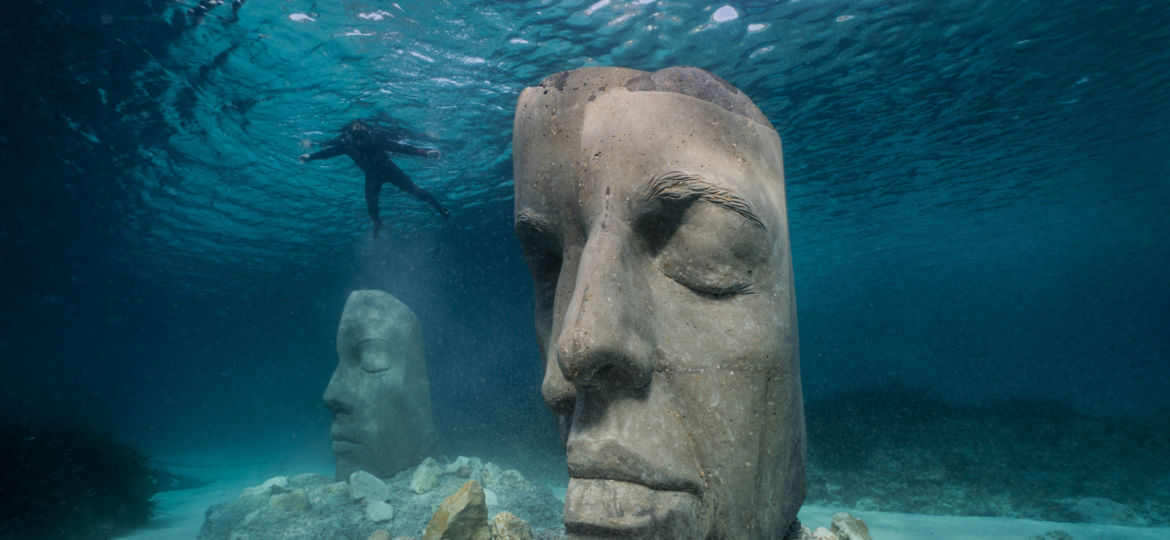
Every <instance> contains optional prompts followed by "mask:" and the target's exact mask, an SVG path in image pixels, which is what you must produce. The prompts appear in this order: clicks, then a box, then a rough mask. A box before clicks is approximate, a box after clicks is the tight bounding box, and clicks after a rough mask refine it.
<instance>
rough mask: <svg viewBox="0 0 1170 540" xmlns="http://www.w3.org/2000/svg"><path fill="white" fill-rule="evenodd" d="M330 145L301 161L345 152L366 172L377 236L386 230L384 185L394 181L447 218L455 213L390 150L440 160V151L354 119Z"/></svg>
mask: <svg viewBox="0 0 1170 540" xmlns="http://www.w3.org/2000/svg"><path fill="white" fill-rule="evenodd" d="M325 144H326V147H325V148H324V149H323V150H321V151H319V152H314V153H312V154H301V162H302V163H304V162H307V161H311V160H314V159H326V158H331V157H335V156H340V155H342V154H345V155H347V156H349V157H350V159H352V160H353V162H354V163H356V164H357V166H358V167H359V168H361V170H362V172H364V173H366V209H367V210H369V213H370V219H371V220H372V221H373V222H374V238H377V237H378V231H380V230H382V218H381V217H379V213H378V198H379V196H381V194H382V184H385V183H390V184H394V186H395V187H397V188H398V189H401V190H402V191H405V192H406V193H408V194H410V195H411V196H413V197H415V198H416V199H419V200H421V201H423V202H425V203H427V204H429V205H431V206H433V207H434V208H435V210H437V211H438V212H439V214H440V215H442V216H443V218H444V219H448V218H450V217H451V213H450V212H448V211H447V210H446V209H444V208H443V206H442V205H441V204H439V201H437V200H435V198H434V197H432V196H431V194H430V193H427V192H426V190H424V189H422V188H420V187H418V186H416V185H414V182H411V181H410V178H408V177H407V176H406V173H404V172H402V169H399V168H398V166H397V165H395V164H394V163H393V162H392V161H390V158H389V157H388V156H387V155H386V154H387V152H395V153H398V154H408V155H414V156H426V157H432V158H435V159H438V158H439V157H440V154H439V151H438V150H428V149H426V148H415V147H413V146H408V145H405V144H401V143H399V142H397V141H395V140H392V138H391V136H390V135H389V134H387V133H379V132H376V131H374V130H372V129H370V126H369V125H367V124H366V123H365V122H364V121H362V120H360V119H359V120H354V121H352V122H350V123H349V125H347V126H346V127H345V128H343V129H342V130H341V135H338V136H337V138H335V139H333V140H332V141H329V142H328V143H325Z"/></svg>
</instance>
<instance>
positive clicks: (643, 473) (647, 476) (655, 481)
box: [566, 439, 703, 496]
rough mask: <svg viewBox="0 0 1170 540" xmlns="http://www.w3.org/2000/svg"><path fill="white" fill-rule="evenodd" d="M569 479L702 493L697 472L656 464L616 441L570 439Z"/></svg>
mask: <svg viewBox="0 0 1170 540" xmlns="http://www.w3.org/2000/svg"><path fill="white" fill-rule="evenodd" d="M566 453H567V461H568V465H569V477H570V478H578V479H582V480H618V481H621V482H629V483H631V484H639V485H642V486H645V487H648V488H650V489H653V490H656V491H682V492H686V493H690V494H692V495H695V496H700V494H701V493H702V485H703V482H702V479H701V478H700V477H699V473H698V471H692V470H681V469H684V468H680V467H678V466H675V467H671V466H669V465H667V464H665V463H656V462H655V461H654V460H652V459H651V458H649V457H647V456H643V455H642V454H640V453H639V452H637V451H635V450H633V449H631V448H629V447H626V446H624V445H622V444H621V443H619V442H617V441H615V440H582V439H570V440H569V444H568V445H567V449H566Z"/></svg>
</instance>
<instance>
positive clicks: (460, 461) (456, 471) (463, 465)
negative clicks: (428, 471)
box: [443, 456, 472, 478]
mask: <svg viewBox="0 0 1170 540" xmlns="http://www.w3.org/2000/svg"><path fill="white" fill-rule="evenodd" d="M443 472H444V473H446V474H453V475H455V476H458V477H460V478H471V472H472V471H471V460H469V459H467V457H466V456H459V457H457V458H455V461H452V462H451V463H448V464H447V467H445V468H444V469H443Z"/></svg>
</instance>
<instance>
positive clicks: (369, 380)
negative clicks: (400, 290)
mask: <svg viewBox="0 0 1170 540" xmlns="http://www.w3.org/2000/svg"><path fill="white" fill-rule="evenodd" d="M337 356H338V359H339V362H338V364H337V369H336V370H334V372H333V378H332V379H330V381H329V386H328V387H326V388H325V396H324V399H325V405H326V406H327V407H329V410H330V411H333V425H332V427H331V428H330V430H329V434H330V436H331V437H332V438H333V456H334V459H335V460H336V464H337V472H336V477H337V479H338V480H345V479H348V478H349V476H350V474H351V473H353V472H354V471H359V470H362V471H366V472H369V473H371V474H374V475H376V476H378V477H382V478H386V477H389V476H393V475H394V474H395V473H397V472H399V471H402V470H403V469H406V468H408V467H413V466H415V465H417V464H418V463H419V462H420V461H422V460H423V459H424V458H426V457H427V456H432V455H435V454H437V453H438V444H437V442H436V440H435V428H434V421H433V419H432V418H431V396H430V386H429V385H428V383H427V367H426V360H425V359H424V357H423V346H422V331H421V330H420V328H419V323H418V318H417V317H415V315H414V312H412V311H411V310H410V308H408V307H406V305H405V304H403V303H402V302H400V301H399V300H398V299H397V298H394V297H393V296H391V295H389V294H386V293H384V292H382V291H372V290H366V291H354V292H353V293H351V294H350V295H349V299H348V300H347V301H346V303H345V309H344V310H343V311H342V314H341V324H340V325H339V326H338V328H337Z"/></svg>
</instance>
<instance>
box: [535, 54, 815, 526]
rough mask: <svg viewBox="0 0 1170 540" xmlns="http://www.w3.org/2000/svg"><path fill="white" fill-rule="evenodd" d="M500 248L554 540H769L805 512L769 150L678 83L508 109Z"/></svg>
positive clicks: (560, 93) (603, 72) (713, 102)
mask: <svg viewBox="0 0 1170 540" xmlns="http://www.w3.org/2000/svg"><path fill="white" fill-rule="evenodd" d="M513 137H514V138H513V159H514V161H513V165H514V171H513V172H514V177H515V195H516V198H515V201H516V202H515V226H516V234H517V237H518V238H519V240H520V243H521V245H522V247H523V248H524V252H525V258H526V260H527V262H528V266H529V270H530V271H531V273H532V277H533V282H534V285H535V287H534V288H535V291H536V299H535V300H536V301H535V306H536V330H537V337H538V340H539V347H540V350H541V353H542V355H543V357H544V365H545V374H544V382H543V385H542V388H541V393H542V395H543V397H544V399H545V401H546V403H547V404H548V406H549V408H550V409H551V410H552V411H553V413H554V415H555V416H556V417H557V421H558V424H559V425H560V427H561V436H562V438H563V440H564V443H565V449H566V454H567V456H566V457H567V460H568V466H569V476H570V482H569V487H568V491H567V493H566V499H565V525H566V529H567V531H568V533H569V534H568V536H569V537H570V538H572V537H575V536H576V537H595V536H636V537H639V538H707V539H734V540H750V539H765V538H767V539H773V538H777V537H782V536H783V535H785V534H786V532H787V531H789V528H790V525H792V524H793V523H794V521H795V519H796V512H797V509H799V508H800V505H801V503H802V501H803V500H804V494H805V486H804V447H805V427H804V414H803V402H802V398H801V389H800V368H799V362H798V357H797V346H796V335H797V334H796V307H795V300H794V298H793V277H792V262H791V255H790V248H789V242H788V224H787V210H786V206H785V197H784V170H783V160H782V156H781V145H780V138H779V137H778V136H777V135H776V132H775V130H773V129H772V127H771V125H770V124H769V123H768V122H767V119H766V118H764V116H763V114H761V113H760V111H759V109H758V108H756V107H755V105H753V104H752V103H751V100H750V99H748V98H747V97H746V96H744V95H743V93H742V92H739V91H738V90H736V89H735V88H734V87H733V86H731V85H730V84H729V83H727V82H726V81H724V80H722V79H720V78H718V77H716V76H714V75H712V74H710V73H707V72H705V71H703V70H699V69H695V68H668V69H665V70H662V71H658V72H655V73H647V72H642V71H636V70H630V69H623V68H582V69H578V70H574V71H568V72H563V73H558V74H555V75H552V76H549V77H548V78H546V79H545V80H544V81H543V82H542V83H541V84H540V86H538V87H533V88H528V89H526V90H524V92H523V93H522V94H521V96H520V99H519V102H518V104H517V108H516V118H515V126H514V130H513Z"/></svg>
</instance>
